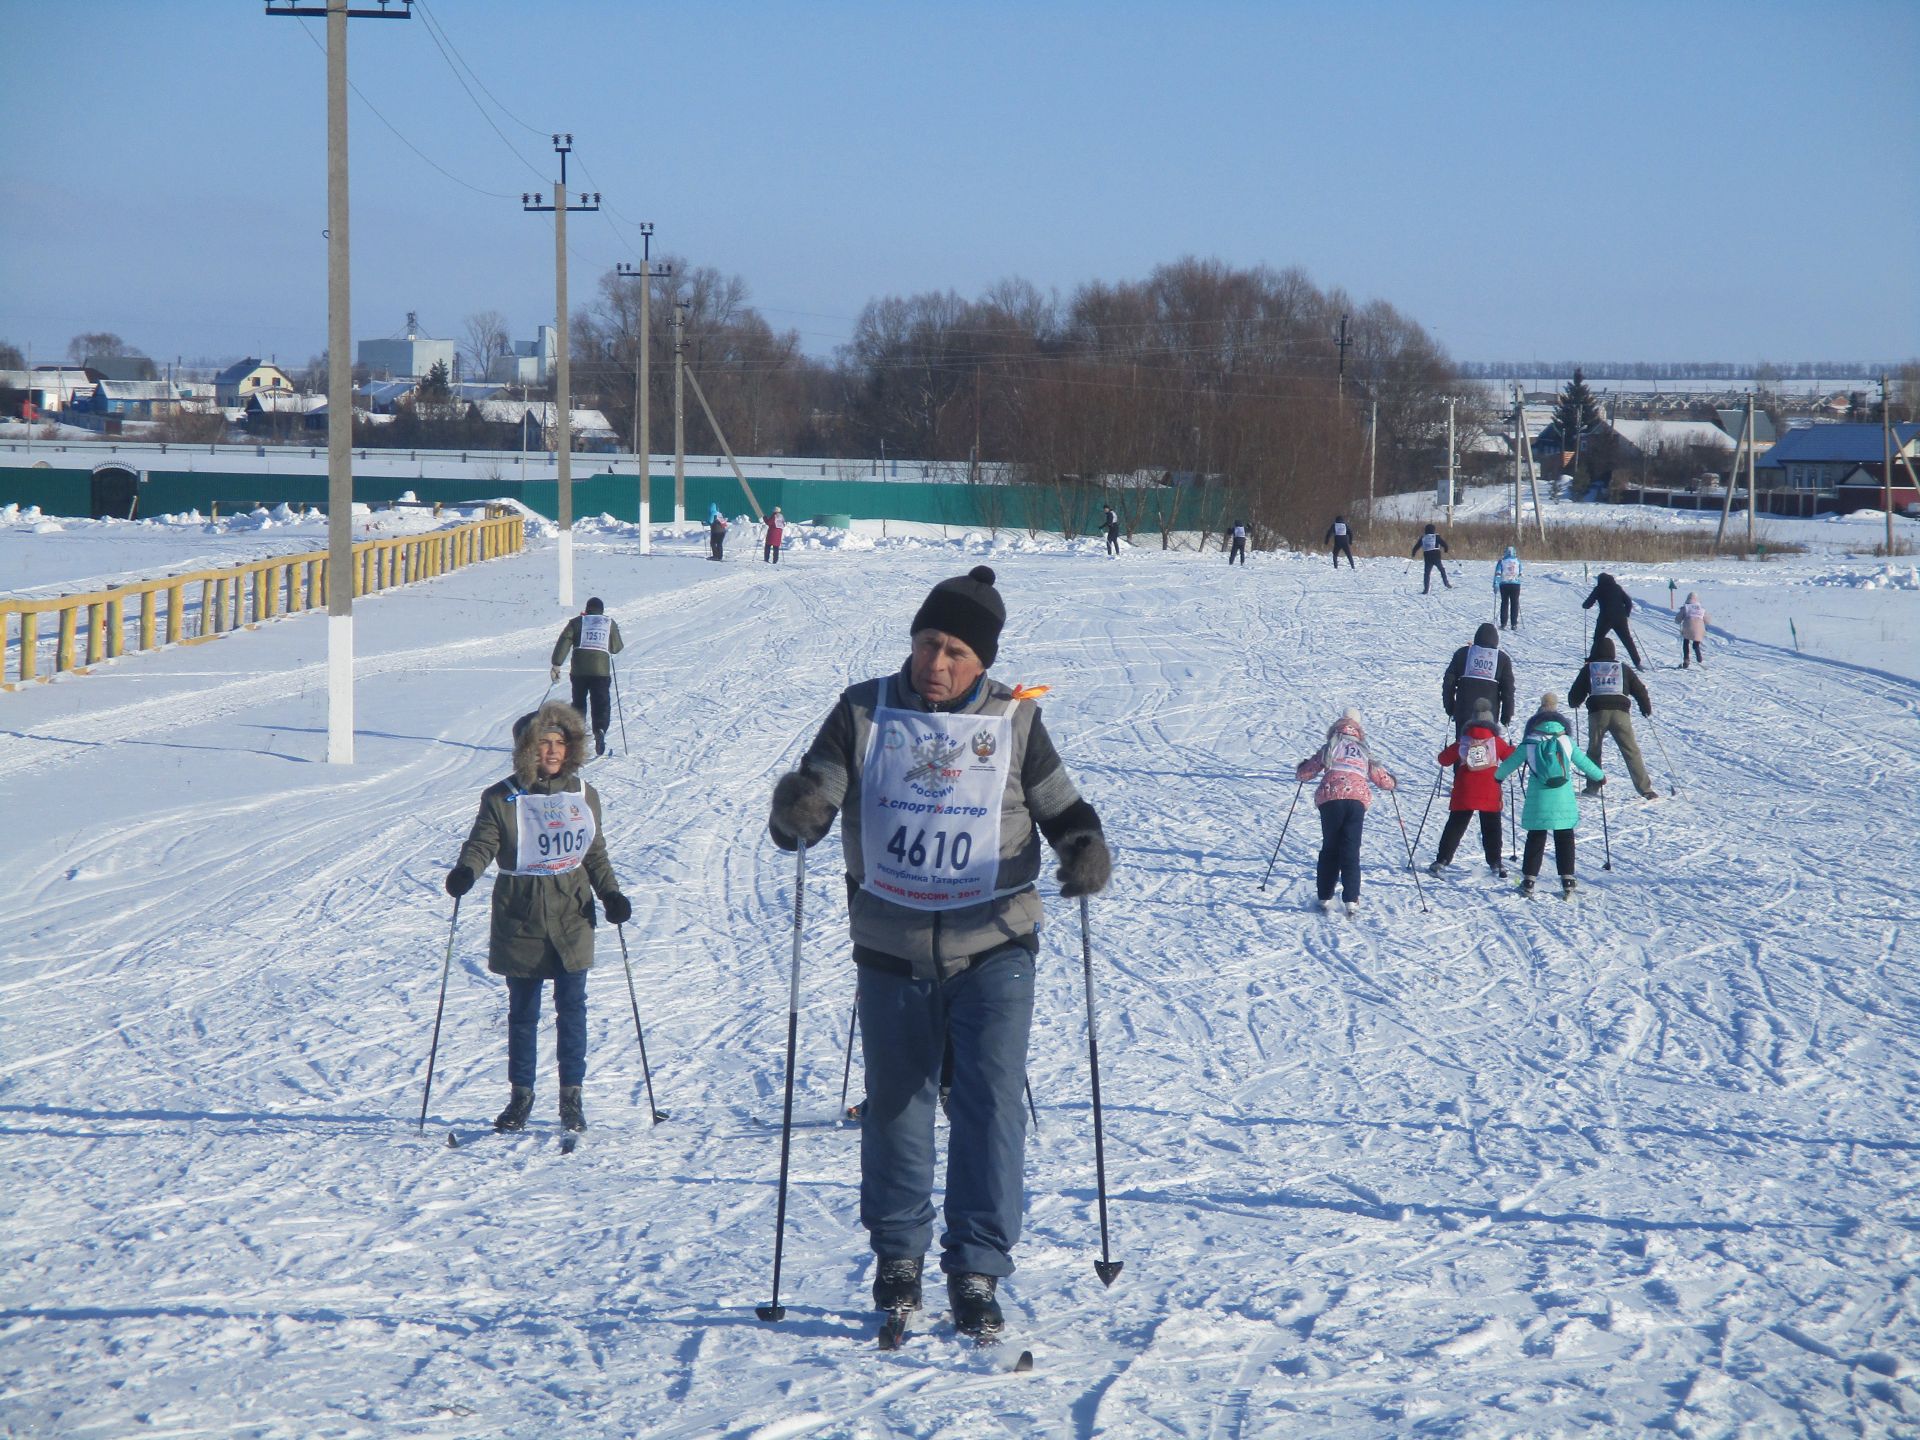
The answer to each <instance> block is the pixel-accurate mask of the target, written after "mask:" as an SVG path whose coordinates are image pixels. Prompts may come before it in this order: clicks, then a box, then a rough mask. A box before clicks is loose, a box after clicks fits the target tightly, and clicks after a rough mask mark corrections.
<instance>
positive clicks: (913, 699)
mask: <svg viewBox="0 0 1920 1440" xmlns="http://www.w3.org/2000/svg"><path fill="white" fill-rule="evenodd" d="M1005 623H1006V608H1005V605H1004V604H1003V603H1002V601H1001V599H1000V592H999V591H998V590H997V589H996V588H995V586H994V573H993V571H992V570H990V569H988V568H987V567H986V566H984V565H978V566H975V567H974V568H973V570H972V571H970V572H969V573H968V574H966V575H960V576H956V577H954V578H953V579H950V580H943V581H941V582H940V583H939V584H938V585H936V586H934V587H933V590H932V592H931V593H930V594H929V595H928V596H927V598H926V600H925V602H924V603H923V604H922V605H921V606H920V609H919V611H918V612H917V613H916V614H915V615H914V617H913V625H912V628H911V632H910V633H911V635H912V639H913V645H912V650H911V652H910V654H909V656H908V659H907V662H906V663H905V664H904V665H902V666H901V667H900V669H898V670H897V671H895V672H894V673H893V674H891V675H884V676H880V677H878V678H876V679H872V680H864V681H862V682H860V683H859V684H857V685H854V686H851V687H850V688H848V689H847V690H846V691H845V692H843V693H842V694H841V696H840V699H839V702H838V703H837V704H836V705H835V706H834V708H833V710H832V712H831V713H830V714H829V715H828V716H827V719H826V723H825V724H824V725H822V726H821V727H820V732H819V734H817V735H816V736H815V737H814V740H813V743H812V745H811V746H809V747H808V749H807V753H806V755H805V756H804V757H803V758H802V760H801V762H800V768H799V769H797V770H795V771H793V772H792V773H790V774H788V775H783V776H782V777H781V778H780V781H779V783H778V784H777V785H776V786H775V787H774V791H773V809H772V814H771V816H770V817H769V820H768V826H767V828H768V830H769V831H770V832H771V834H772V836H773V840H774V843H775V844H776V845H778V846H780V848H781V849H783V850H791V849H793V848H794V847H795V845H797V844H804V845H807V846H809V847H811V846H814V845H818V844H819V843H820V842H821V841H822V840H824V839H825V838H826V836H827V832H828V830H829V829H830V828H831V827H832V825H833V820H834V816H835V815H836V814H838V815H839V816H840V817H841V824H840V843H841V846H842V848H843V850H844V851H845V854H846V863H847V881H848V891H849V900H848V906H847V908H848V914H849V919H850V921H851V928H852V932H853V960H854V964H855V965H857V966H858V967H859V986H858V992H857V995H858V1006H859V1016H860V1032H861V1041H862V1047H863V1048H862V1054H863V1056H864V1058H865V1061H866V1075H867V1105H866V1110H865V1112H864V1114H863V1116H862V1120H861V1131H860V1223H861V1224H862V1225H864V1226H865V1227H866V1229H867V1232H868V1235H869V1239H870V1242H871V1244H872V1246H873V1252H874V1254H875V1256H877V1257H878V1262H879V1263H878V1266H877V1268H876V1272H875V1278H874V1282H873V1299H874V1305H875V1306H876V1307H877V1308H878V1309H881V1310H885V1311H889V1312H892V1313H894V1314H904V1313H905V1312H906V1311H908V1310H912V1309H915V1308H917V1307H918V1306H919V1304H920V1271H921V1264H922V1260H923V1258H924V1257H925V1254H926V1251H927V1248H928V1246H929V1245H930V1244H931V1243H932V1240H933V1219H934V1212H933V1185H934V1169H935V1153H934V1138H935V1137H934V1115H935V1113H936V1109H937V1096H938V1093H939V1089H940V1070H941V1056H942V1052H943V1050H945V1049H946V1048H947V1047H948V1046H949V1045H950V1046H951V1047H952V1054H953V1093H952V1095H951V1097H950V1101H949V1111H948V1118H949V1130H948V1144H947V1180H946V1204H945V1218H946V1231H945V1234H944V1235H942V1237H941V1242H940V1243H941V1249H942V1252H943V1253H942V1255H941V1260H940V1267H941V1269H942V1270H944V1271H945V1272H946V1275H947V1295H948V1299H949V1300H950V1302H951V1304H952V1308H953V1317H954V1323H955V1325H956V1326H957V1327H958V1328H959V1329H960V1330H961V1331H963V1332H965V1333H968V1334H971V1335H974V1336H976V1337H991V1336H993V1335H996V1334H997V1333H998V1332H999V1330H1000V1329H1001V1328H1002V1326H1003V1324H1004V1321H1003V1318H1002V1315H1001V1311H1000V1305H999V1302H998V1301H997V1300H996V1298H995V1295H994V1291H995V1286H996V1282H997V1281H998V1280H999V1279H1000V1277H1001V1276H1004V1275H1010V1274H1012V1273H1013V1246H1014V1242H1015V1241H1016V1240H1017V1239H1018V1238H1019V1235H1020V1219H1021V1210H1022V1192H1021V1174H1022V1165H1023V1158H1024V1154H1025V1145H1026V1117H1025V1114H1024V1112H1023V1109H1022V1105H1021V1098H1022V1091H1023V1089H1024V1088H1025V1083H1026V1068H1027V1037H1028V1032H1029V1029H1030V1027H1031V1025H1032V1021H1033V992H1034V962H1035V958H1036V956H1037V955H1038V953H1039V948H1040V942H1039V936H1038V933H1037V932H1038V930H1039V926H1040V895H1039V892H1038V891H1037V890H1036V889H1035V888H1034V881H1035V880H1036V879H1038V878H1039V874H1040V863H1041V851H1040V837H1041V835H1045V836H1046V838H1047V840H1048V841H1049V842H1050V843H1051V844H1052V846H1053V848H1054V851H1055V852H1056V854H1057V855H1058V857H1059V860H1060V868H1059V870H1058V872H1057V878H1058V879H1059V881H1060V893H1061V894H1062V895H1063V896H1067V897H1077V896H1080V895H1089V894H1096V893H1098V892H1099V891H1100V890H1102V889H1104V888H1105V886H1106V884H1107V880H1108V878H1109V876H1110V874H1111V872H1112V859H1111V856H1110V855H1109V853H1108V850H1107V842H1106V838H1105V836H1104V835H1103V833H1102V831H1101V826H1100V817H1099V815H1097V814H1096V813H1095V812H1094V809H1093V807H1092V806H1091V805H1089V804H1088V803H1087V802H1086V801H1085V800H1083V799H1081V798H1080V793H1079V791H1078V790H1076V789H1075V788H1074V784H1073V781H1072V780H1071V779H1070V778H1069V777H1068V775H1067V771H1066V767H1065V766H1064V765H1063V764H1062V763H1061V761H1060V757H1059V755H1058V754H1057V753H1056V752H1055V750H1054V748H1053V741H1052V740H1051V739H1049V738H1048V735H1047V729H1046V726H1045V725H1044V724H1042V723H1041V719H1040V709H1039V707H1038V706H1037V705H1035V704H1034V703H1033V695H1034V694H1037V693H1038V692H1037V691H1034V692H1028V691H1024V690H1020V689H1010V688H1008V687H1007V686H1006V685H1003V684H1001V683H999V682H998V681H995V680H991V679H989V678H988V676H987V674H986V671H987V669H988V667H990V666H991V665H992V664H993V662H994V659H995V657H996V655H997V654H998V651H999V644H1000V630H1001V627H1002V626H1003V625H1004V624H1005Z"/></svg>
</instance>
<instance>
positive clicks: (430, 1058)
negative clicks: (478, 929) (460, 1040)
mask: <svg viewBox="0 0 1920 1440" xmlns="http://www.w3.org/2000/svg"><path fill="white" fill-rule="evenodd" d="M459 923H460V897H459V896H458V895H456V896H454V897H453V922H452V924H450V925H448V926H447V954H446V958H445V959H443V960H442V961H441V962H440V1003H439V1004H438V1005H437V1006H435V1007H434V1011H433V1044H432V1045H431V1046H429V1047H428V1049H427V1092H426V1094H424V1095H422V1096H421V1097H420V1124H419V1127H418V1128H419V1131H420V1133H421V1134H423V1135H424V1134H425V1133H426V1130H427V1101H428V1100H430V1099H432V1098H433V1062H434V1061H435V1060H436V1059H437V1058H439V1055H440V1017H441V1016H442V1015H444V1014H445V1013H446V1009H447V973H448V972H449V971H450V970H452V969H453V929H454V926H455V925H458V924H459Z"/></svg>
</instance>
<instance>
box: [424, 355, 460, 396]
mask: <svg viewBox="0 0 1920 1440" xmlns="http://www.w3.org/2000/svg"><path fill="white" fill-rule="evenodd" d="M419 396H420V403H421V404H422V405H444V404H446V403H447V402H448V401H449V400H451V399H452V398H453V381H452V379H451V377H449V376H448V374H447V362H446V361H444V360H436V361H434V362H433V368H432V369H431V370H429V371H427V378H426V379H424V380H422V381H421V382H420V390H419Z"/></svg>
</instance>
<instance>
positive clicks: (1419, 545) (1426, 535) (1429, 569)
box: [1407, 525, 1453, 595]
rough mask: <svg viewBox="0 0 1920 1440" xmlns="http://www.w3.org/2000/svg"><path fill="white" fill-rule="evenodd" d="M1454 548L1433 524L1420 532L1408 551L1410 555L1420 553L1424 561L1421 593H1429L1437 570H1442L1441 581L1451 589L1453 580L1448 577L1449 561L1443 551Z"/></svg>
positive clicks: (1421, 574)
mask: <svg viewBox="0 0 1920 1440" xmlns="http://www.w3.org/2000/svg"><path fill="white" fill-rule="evenodd" d="M1452 548H1453V547H1452V546H1451V545H1449V544H1447V542H1446V540H1445V538H1444V537H1442V535H1441V534H1440V532H1439V531H1438V530H1436V529H1434V528H1433V526H1431V525H1429V526H1427V528H1426V529H1425V530H1422V531H1421V532H1420V538H1419V539H1417V540H1415V541H1414V542H1413V548H1412V549H1411V550H1409V551H1408V552H1407V553H1408V554H1409V555H1418V556H1419V557H1420V558H1421V560H1422V561H1423V562H1424V564H1423V565H1422V567H1421V570H1420V593H1421V594H1422V595H1425V594H1428V593H1429V592H1430V591H1431V590H1432V588H1433V572H1434V571H1436V570H1438V571H1439V572H1440V583H1441V584H1442V585H1444V586H1446V587H1447V589H1449V590H1451V589H1452V588H1453V581H1451V580H1449V579H1448V578H1447V562H1446V561H1445V560H1444V559H1442V558H1441V553H1442V552H1443V551H1446V550H1451V549H1452Z"/></svg>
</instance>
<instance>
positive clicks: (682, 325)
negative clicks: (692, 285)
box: [673, 300, 687, 533]
mask: <svg viewBox="0 0 1920 1440" xmlns="http://www.w3.org/2000/svg"><path fill="white" fill-rule="evenodd" d="M686 372H687V302H686V301H684V300H681V301H678V302H677V303H676V304H675V305H674V307H673V528H674V531H675V533H678V532H679V530H680V529H681V527H683V526H684V525H685V524H686V523H687V393H686Z"/></svg>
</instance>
